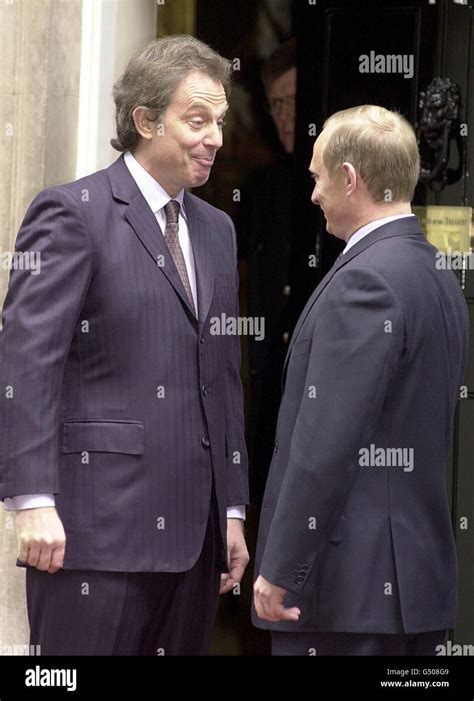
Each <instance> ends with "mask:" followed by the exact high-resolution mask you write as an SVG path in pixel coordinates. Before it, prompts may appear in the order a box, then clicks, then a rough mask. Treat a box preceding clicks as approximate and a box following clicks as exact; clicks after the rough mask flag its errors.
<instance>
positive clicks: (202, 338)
mask: <svg viewBox="0 0 474 701" xmlns="http://www.w3.org/2000/svg"><path fill="white" fill-rule="evenodd" d="M199 343H201V345H202V344H203V343H204V336H200V338H199Z"/></svg>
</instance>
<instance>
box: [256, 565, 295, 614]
mask: <svg viewBox="0 0 474 701" xmlns="http://www.w3.org/2000/svg"><path fill="white" fill-rule="evenodd" d="M253 592H254V596H253V600H254V605H255V610H256V612H257V616H258V617H259V618H261V619H262V620H263V621H297V620H298V619H299V617H300V614H301V611H300V609H299V608H297V607H296V606H293V608H291V609H286V608H285V607H284V606H283V599H284V596H285V594H286V589H282V588H281V587H276V586H275V585H274V584H270V582H267V580H266V579H265V578H264V577H262V575H260V576H259V577H258V579H257V581H256V582H255V584H254V585H253Z"/></svg>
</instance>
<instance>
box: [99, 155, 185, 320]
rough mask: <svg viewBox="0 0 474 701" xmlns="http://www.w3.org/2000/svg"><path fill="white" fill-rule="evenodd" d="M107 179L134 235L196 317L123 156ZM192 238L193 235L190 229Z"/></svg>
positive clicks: (159, 232) (112, 166) (167, 250)
mask: <svg viewBox="0 0 474 701" xmlns="http://www.w3.org/2000/svg"><path fill="white" fill-rule="evenodd" d="M107 172H108V176H109V180H110V183H111V185H112V193H113V195H114V197H115V199H118V200H121V201H122V202H125V203H126V204H128V207H127V209H126V210H125V218H126V220H127V221H128V222H129V224H130V225H131V227H132V228H133V230H134V232H135V234H136V235H137V236H138V238H139V239H140V241H141V243H142V244H143V246H144V247H145V249H146V250H147V251H148V253H149V254H150V255H151V257H152V258H153V260H154V262H155V263H156V267H157V271H158V272H159V271H161V273H163V275H165V276H166V277H167V278H168V280H169V282H170V283H171V285H172V286H173V287H174V289H175V291H176V293H177V294H178V295H179V297H180V298H181V300H182V301H183V303H184V305H185V306H186V307H187V309H188V310H189V312H190V313H191V314H192V315H193V317H195V312H194V309H193V308H192V307H191V304H190V302H189V299H188V295H187V294H186V290H185V289H184V287H183V283H182V282H181V278H180V276H179V273H178V271H177V269H176V266H175V264H174V261H173V258H172V257H171V254H170V252H169V249H168V246H167V244H166V241H165V237H164V236H163V232H162V231H161V228H160V226H159V224H158V222H157V220H156V217H155V215H154V213H153V212H152V211H151V209H150V207H149V206H148V203H147V201H146V200H145V198H144V197H143V195H142V193H141V192H140V190H139V188H138V186H137V184H136V182H135V180H134V179H133V178H132V176H131V174H130V171H129V170H128V168H127V166H126V165H125V162H124V160H123V156H121V157H120V158H119V159H118V160H117V161H115V163H113V164H112V165H111V166H110V167H109V168H108V169H107ZM190 236H191V241H192V233H191V227H190Z"/></svg>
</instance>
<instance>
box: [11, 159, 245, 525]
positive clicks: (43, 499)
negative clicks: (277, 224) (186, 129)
mask: <svg viewBox="0 0 474 701" xmlns="http://www.w3.org/2000/svg"><path fill="white" fill-rule="evenodd" d="M124 161H125V165H126V166H127V168H128V170H129V171H130V174H131V176H132V178H133V179H134V180H135V182H136V184H137V185H138V189H139V190H140V192H141V193H142V195H143V197H144V198H145V200H146V201H147V203H148V205H149V207H150V209H151V211H152V212H153V214H154V215H155V217H156V220H157V222H158V224H159V225H160V229H161V231H162V234H163V236H164V233H165V228H166V214H165V210H164V207H165V205H166V204H168V202H169V201H170V200H171V199H174V200H176V201H177V202H179V204H180V205H181V206H180V209H179V219H178V226H179V229H178V238H179V245H180V246H181V250H182V251H183V257H184V262H185V264H186V270H187V272H188V277H189V285H190V287H191V293H192V296H193V300H194V307H195V309H198V306H197V302H198V300H197V286H196V268H195V265H194V255H193V249H192V246H191V239H190V236H189V229H188V224H187V221H186V211H185V208H184V190H181V192H179V194H178V195H176V197H173V198H172V197H170V196H169V195H168V193H167V192H166V190H164V189H163V188H162V187H161V185H160V184H159V183H158V182H157V181H156V180H155V178H153V177H152V176H151V175H150V174H149V173H148V172H147V171H146V170H145V168H143V166H142V165H140V163H139V162H138V161H137V159H136V158H134V156H133V155H132V154H131V153H130V152H129V151H127V152H126V153H125V156H124ZM157 233H158V229H157ZM54 505H55V500H54V494H23V495H21V496H14V497H10V498H8V497H7V498H5V499H4V501H3V508H4V509H5V511H18V510H19V509H34V508H38V507H40V506H54ZM227 518H240V519H242V520H244V519H245V507H244V506H243V505H242V506H240V505H239V506H232V507H229V508H228V509H227Z"/></svg>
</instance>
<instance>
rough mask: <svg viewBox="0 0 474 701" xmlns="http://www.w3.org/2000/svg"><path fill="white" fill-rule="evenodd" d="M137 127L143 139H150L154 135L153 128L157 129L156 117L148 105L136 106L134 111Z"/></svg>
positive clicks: (133, 116) (133, 115) (134, 120)
mask: <svg viewBox="0 0 474 701" xmlns="http://www.w3.org/2000/svg"><path fill="white" fill-rule="evenodd" d="M132 118H133V122H134V124H135V129H136V130H137V132H138V133H139V134H140V136H141V137H142V138H143V139H147V140H150V139H152V137H153V130H154V129H156V119H155V118H154V114H153V112H152V111H151V110H149V109H148V107H141V106H140V107H135V109H134V110H133V112H132Z"/></svg>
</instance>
